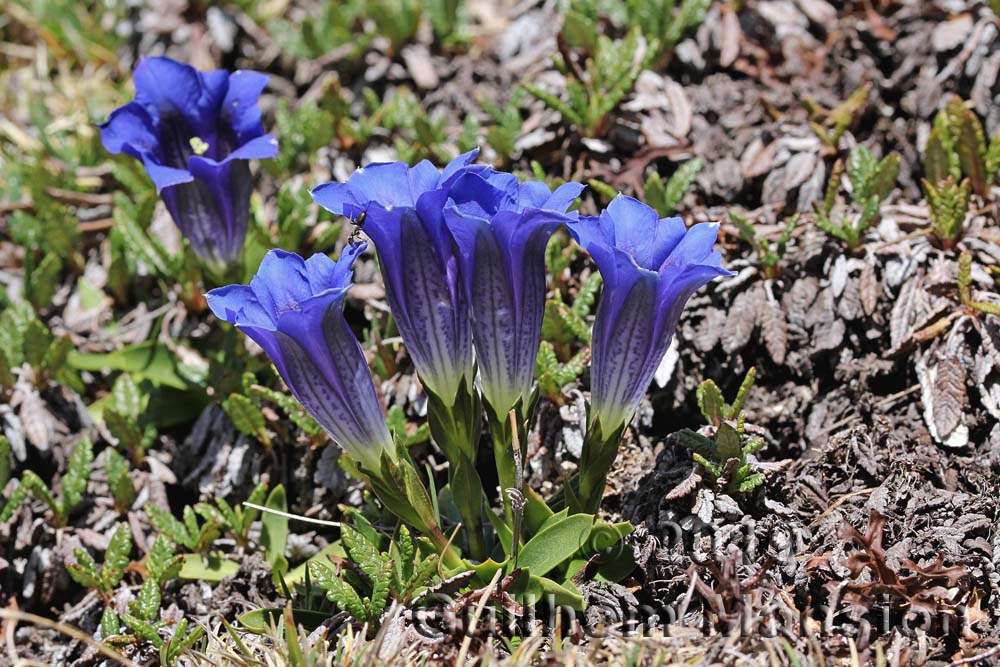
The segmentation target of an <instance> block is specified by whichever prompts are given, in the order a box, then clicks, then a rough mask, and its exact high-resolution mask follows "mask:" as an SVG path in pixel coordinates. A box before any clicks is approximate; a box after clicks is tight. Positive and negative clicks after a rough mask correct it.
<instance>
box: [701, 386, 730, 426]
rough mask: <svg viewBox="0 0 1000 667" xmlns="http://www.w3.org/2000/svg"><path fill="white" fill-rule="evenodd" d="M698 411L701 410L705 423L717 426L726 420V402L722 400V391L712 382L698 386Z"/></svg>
mask: <svg viewBox="0 0 1000 667" xmlns="http://www.w3.org/2000/svg"><path fill="white" fill-rule="evenodd" d="M697 397H698V409H699V410H701V414H702V416H703V417H704V418H705V423H706V424H709V425H712V426H718V425H719V424H721V423H722V420H723V419H726V417H727V415H728V412H727V410H726V402H725V400H724V399H723V398H722V391H721V390H720V389H719V386H718V385H717V384H715V382H713V381H712V380H705V381H704V382H702V383H701V384H700V385H698V390H697Z"/></svg>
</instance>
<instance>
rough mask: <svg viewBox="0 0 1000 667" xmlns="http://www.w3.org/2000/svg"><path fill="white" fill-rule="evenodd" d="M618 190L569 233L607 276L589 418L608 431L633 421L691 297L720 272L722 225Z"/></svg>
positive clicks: (596, 332)
mask: <svg viewBox="0 0 1000 667" xmlns="http://www.w3.org/2000/svg"><path fill="white" fill-rule="evenodd" d="M658 217H659V216H658V215H657V213H656V211H655V210H653V209H652V208H650V207H649V206H646V205H645V204H643V203H642V202H639V201H637V200H635V199H632V198H631V197H626V196H624V195H618V196H617V197H615V199H614V200H613V201H612V202H611V204H610V205H609V206H608V208H607V209H606V210H604V211H603V212H602V213H601V215H600V217H580V219H579V220H578V221H575V222H572V223H570V224H569V229H570V232H571V233H572V234H573V236H574V237H575V238H576V240H577V242H579V244H580V245H581V246H582V247H583V248H584V249H585V250H586V251H587V252H588V253H590V256H591V257H592V258H593V260H594V262H595V263H596V264H597V268H598V269H599V270H600V272H601V276H602V277H603V278H604V288H603V294H602V296H601V300H600V303H599V304H598V307H597V313H596V316H595V321H594V335H593V340H592V350H593V361H592V366H591V374H590V390H591V414H590V420H589V421H590V423H591V427H592V428H593V427H594V425H595V424H599V425H600V429H601V430H602V431H603V433H604V434H610V433H612V432H614V431H616V430H618V429H620V428H622V427H624V425H626V424H627V423H628V422H629V421H631V419H632V417H633V415H634V414H635V411H636V409H637V408H638V406H639V402H640V401H641V400H642V397H643V395H644V394H645V392H646V388H647V387H648V386H649V382H650V380H651V379H652V377H653V374H654V373H655V372H656V368H657V366H658V365H659V364H660V360H661V359H662V358H663V355H664V353H666V351H667V348H668V347H669V346H670V339H671V338H672V337H673V335H674V329H675V328H676V326H677V321H678V320H679V319H680V315H681V311H682V310H683V309H684V304H685V303H687V300H688V298H689V297H690V296H691V295H692V294H693V293H694V292H695V291H696V290H697V289H698V288H700V287H702V286H703V285H705V284H706V283H708V282H710V281H711V280H712V279H713V278H717V277H719V276H727V275H732V274H731V273H730V272H729V271H727V270H726V269H723V268H722V267H721V266H720V261H721V255H720V254H719V253H718V252H717V251H715V250H713V248H712V246H713V245H714V243H715V240H716V235H717V233H718V224H715V223H700V224H696V225H694V226H693V227H692V228H691V229H690V230H689V229H686V228H685V226H684V221H683V220H681V219H680V218H664V219H663V220H659V219H658Z"/></svg>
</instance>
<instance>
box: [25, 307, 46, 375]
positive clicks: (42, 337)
mask: <svg viewBox="0 0 1000 667" xmlns="http://www.w3.org/2000/svg"><path fill="white" fill-rule="evenodd" d="M51 342H52V334H50V333H49V330H48V329H46V328H45V325H44V324H42V323H41V322H39V321H38V320H31V321H30V322H28V325H27V326H26V327H25V330H24V342H23V350H24V361H25V363H27V364H28V365H29V366H31V367H32V368H33V369H35V370H37V371H41V370H42V361H44V359H45V353H46V352H47V351H48V349H49V345H50V344H51Z"/></svg>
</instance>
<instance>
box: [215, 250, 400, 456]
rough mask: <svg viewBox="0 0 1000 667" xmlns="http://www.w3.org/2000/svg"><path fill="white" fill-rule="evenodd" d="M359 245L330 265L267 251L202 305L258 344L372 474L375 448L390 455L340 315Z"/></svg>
mask: <svg viewBox="0 0 1000 667" xmlns="http://www.w3.org/2000/svg"><path fill="white" fill-rule="evenodd" d="M366 245H367V244H366V243H365V242H359V243H356V244H353V245H350V246H348V247H347V248H345V249H344V252H343V253H341V256H340V259H339V260H337V261H336V262H334V261H333V260H331V259H330V258H329V257H327V256H326V255H313V256H312V257H310V258H309V259H308V260H303V259H302V258H301V257H299V256H298V255H296V254H294V253H290V252H285V251H283V250H271V251H270V252H268V253H267V255H265V257H264V261H263V262H261V265H260V269H258V271H257V275H256V276H254V277H253V279H252V280H251V281H250V284H249V285H229V286H227V287H220V288H219V289H214V290H212V291H210V292H209V293H208V306H209V308H211V309H212V312H213V313H215V315H216V317H219V318H222V319H224V320H226V321H227V322H229V323H230V324H233V325H235V326H236V327H237V328H239V329H240V330H241V331H243V333H245V334H246V335H248V336H250V338H252V339H253V340H254V341H255V342H256V343H257V344H258V345H260V346H261V347H262V348H263V349H264V352H265V353H267V356H268V357H269V358H270V359H271V361H272V362H273V363H274V366H275V368H277V369H278V373H279V374H280V375H281V377H282V379H283V380H284V381H285V384H287V385H288V387H289V389H291V390H292V393H293V394H294V395H295V397H296V398H297V399H298V400H299V402H300V403H302V405H303V406H304V407H305V408H306V410H307V411H308V412H309V414H311V415H312V416H313V417H314V418H315V419H316V421H317V422H318V423H319V424H320V426H322V427H323V428H324V429H325V430H326V432H327V433H328V434H329V435H330V437H331V438H332V439H333V441H334V442H336V443H337V444H338V445H340V446H341V447H342V448H343V449H344V451H346V452H347V453H348V454H349V455H350V456H351V457H352V458H354V459H355V460H357V461H359V462H361V463H362V464H363V465H364V466H365V467H366V468H367V469H369V470H373V471H378V470H379V460H380V456H381V453H382V452H383V451H384V452H386V453H387V454H389V456H390V457H393V456H394V450H393V446H392V438H391V437H390V435H389V429H388V427H387V426H386V423H385V417H384V415H383V413H382V406H381V403H380V401H379V399H378V397H377V396H376V394H375V387H374V384H373V382H372V377H371V373H370V372H369V369H368V363H367V362H366V361H365V355H364V353H363V352H362V350H361V346H360V345H359V344H358V340H357V338H356V337H355V335H354V333H353V332H352V331H351V328H350V326H348V324H347V321H346V320H345V319H344V314H343V308H344V298H345V296H346V295H347V290H348V288H349V286H350V283H351V275H352V274H351V265H352V264H353V263H354V260H355V259H356V258H357V256H358V255H360V254H361V253H362V252H363V251H364V249H365V247H366Z"/></svg>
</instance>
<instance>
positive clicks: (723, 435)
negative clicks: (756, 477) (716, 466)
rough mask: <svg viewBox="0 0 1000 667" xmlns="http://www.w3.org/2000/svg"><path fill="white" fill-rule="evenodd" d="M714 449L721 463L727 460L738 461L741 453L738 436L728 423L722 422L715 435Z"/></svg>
mask: <svg viewBox="0 0 1000 667" xmlns="http://www.w3.org/2000/svg"><path fill="white" fill-rule="evenodd" d="M715 448H716V452H717V455H718V460H719V462H721V463H725V462H726V461H728V460H729V459H739V458H740V455H741V453H742V443H741V441H740V434H739V433H737V432H736V429H734V428H733V427H732V426H730V425H729V424H728V423H726V422H722V423H721V424H719V429H718V431H717V432H716V434H715Z"/></svg>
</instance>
